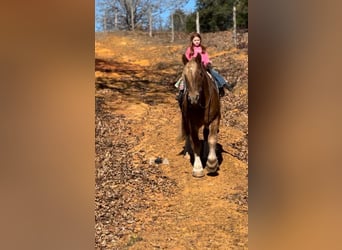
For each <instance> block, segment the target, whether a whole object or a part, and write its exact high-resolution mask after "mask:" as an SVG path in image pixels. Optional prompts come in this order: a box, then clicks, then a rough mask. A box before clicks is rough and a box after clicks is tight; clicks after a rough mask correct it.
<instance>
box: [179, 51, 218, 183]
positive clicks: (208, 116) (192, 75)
mask: <svg viewBox="0 0 342 250" xmlns="http://www.w3.org/2000/svg"><path fill="white" fill-rule="evenodd" d="M182 61H183V64H184V69H183V73H182V77H183V81H184V85H185V89H184V94H183V98H182V100H181V103H180V108H181V113H182V119H181V120H182V121H181V125H182V129H181V136H182V138H183V139H186V142H187V143H189V144H190V146H191V150H192V152H193V157H194V162H193V169H192V176H194V177H203V176H204V168H203V165H202V161H201V156H200V153H201V144H200V140H199V136H198V132H199V129H200V128H202V127H203V137H204V142H205V143H208V145H209V152H208V157H207V161H206V164H205V165H206V166H205V167H206V169H207V172H208V173H209V174H215V173H216V172H217V169H218V159H217V156H216V143H217V134H218V131H219V125H220V119H221V110H220V109H221V107H220V105H221V104H220V97H219V92H218V89H217V87H216V84H215V83H214V81H213V79H212V78H211V77H209V75H208V73H207V71H206V69H205V67H204V65H203V64H202V62H201V55H200V54H198V55H197V56H196V57H195V58H192V59H191V60H190V61H189V60H188V59H187V58H186V56H185V55H184V54H183V56H182Z"/></svg>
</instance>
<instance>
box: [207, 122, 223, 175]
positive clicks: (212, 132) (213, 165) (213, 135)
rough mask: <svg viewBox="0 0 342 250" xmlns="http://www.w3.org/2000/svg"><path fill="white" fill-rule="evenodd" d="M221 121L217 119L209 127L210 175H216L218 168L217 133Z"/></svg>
mask: <svg viewBox="0 0 342 250" xmlns="http://www.w3.org/2000/svg"><path fill="white" fill-rule="evenodd" d="M219 122H220V121H219V119H218V118H217V119H215V120H214V121H213V122H212V123H211V124H210V126H209V135H208V144H209V154H208V159H207V163H206V168H207V171H208V173H215V172H216V171H217V168H218V160H217V156H216V143H217V131H218V127H219Z"/></svg>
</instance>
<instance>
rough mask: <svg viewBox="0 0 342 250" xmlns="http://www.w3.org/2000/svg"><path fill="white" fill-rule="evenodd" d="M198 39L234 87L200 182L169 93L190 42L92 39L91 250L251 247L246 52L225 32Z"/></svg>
mask: <svg viewBox="0 0 342 250" xmlns="http://www.w3.org/2000/svg"><path fill="white" fill-rule="evenodd" d="M202 38H203V44H205V45H206V46H207V47H208V52H209V55H210V56H211V59H212V61H213V65H214V68H215V69H217V70H218V71H219V72H220V73H221V75H223V76H224V77H225V78H226V79H227V80H228V81H237V86H236V88H235V89H234V91H233V92H226V95H225V96H224V97H223V98H222V99H221V103H222V110H221V113H222V120H221V125H220V133H219V136H218V143H219V144H218V151H219V154H220V157H221V158H222V163H221V165H220V170H219V175H217V176H215V177H212V176H205V177H203V178H201V179H197V178H193V177H192V176H191V170H192V169H191V164H190V162H189V159H187V158H185V157H183V156H182V155H181V154H180V153H181V152H182V150H183V146H184V143H183V142H179V141H177V137H178V134H179V122H180V111H179V107H178V104H177V101H176V100H175V98H174V96H175V93H176V92H177V90H176V89H175V88H174V86H173V84H174V83H175V81H176V80H177V79H178V77H179V76H180V73H181V71H182V68H183V65H182V63H181V59H180V58H181V54H182V53H184V50H185V48H186V46H187V44H188V37H187V35H179V34H178V35H177V37H176V41H175V42H174V43H170V42H169V41H170V38H169V37H168V36H167V35H165V34H164V35H162V34H158V35H156V36H155V37H153V38H150V37H148V35H147V34H144V33H139V32H136V33H131V32H113V33H97V34H96V37H95V97H96V119H95V122H96V131H95V136H96V137H95V143H96V157H95V163H96V172H95V174H96V176H95V180H96V187H95V223H96V224H95V232H96V233H95V248H96V249H247V248H248V247H247V243H248V205H247V203H248V177H247V176H248V165H247V161H248V148H247V144H248V98H247V94H248V54H247V53H248V51H247V49H246V48H245V49H235V48H233V47H232V45H231V43H230V42H229V41H231V34H230V33H229V32H218V33H210V34H203V36H202ZM158 157H159V158H161V159H162V160H163V162H162V163H160V164H157V163H156V162H155V159H156V158H158Z"/></svg>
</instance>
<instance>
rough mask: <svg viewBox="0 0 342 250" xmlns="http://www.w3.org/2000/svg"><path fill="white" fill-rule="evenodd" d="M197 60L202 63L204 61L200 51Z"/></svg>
mask: <svg viewBox="0 0 342 250" xmlns="http://www.w3.org/2000/svg"><path fill="white" fill-rule="evenodd" d="M196 62H197V63H198V64H201V63H202V56H201V54H200V53H198V54H197V56H196Z"/></svg>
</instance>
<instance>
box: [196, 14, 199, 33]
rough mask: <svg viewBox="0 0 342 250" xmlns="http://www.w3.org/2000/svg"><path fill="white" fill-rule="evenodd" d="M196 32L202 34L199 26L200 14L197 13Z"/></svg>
mask: <svg viewBox="0 0 342 250" xmlns="http://www.w3.org/2000/svg"><path fill="white" fill-rule="evenodd" d="M196 31H197V33H200V24H199V13H198V11H197V12H196Z"/></svg>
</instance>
